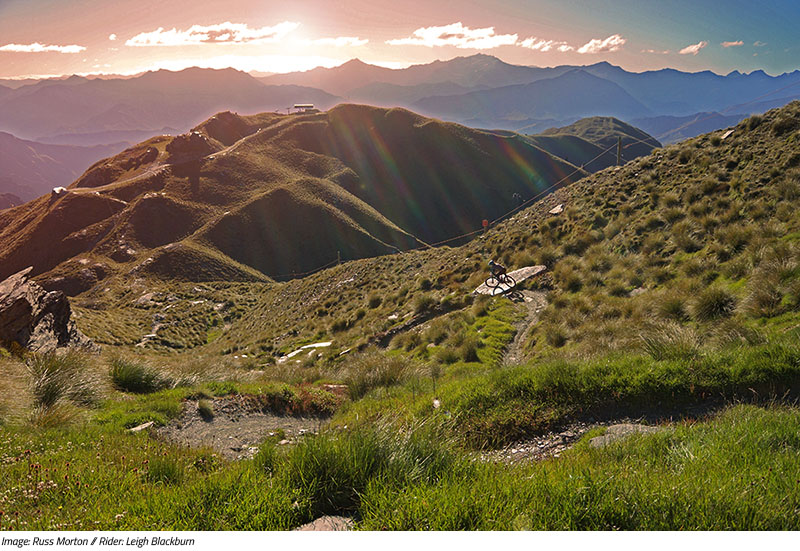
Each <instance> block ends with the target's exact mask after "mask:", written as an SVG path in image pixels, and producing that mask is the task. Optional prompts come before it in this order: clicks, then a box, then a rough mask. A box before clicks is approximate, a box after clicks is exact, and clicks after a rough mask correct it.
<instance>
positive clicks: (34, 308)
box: [0, 267, 94, 352]
mask: <svg viewBox="0 0 800 551" xmlns="http://www.w3.org/2000/svg"><path fill="white" fill-rule="evenodd" d="M32 269H33V267H29V268H26V269H24V270H22V271H21V272H17V273H16V274H14V275H12V276H10V277H9V278H7V279H6V280H4V281H2V282H0V344H4V345H9V346H10V345H12V344H13V343H16V344H17V345H19V346H22V347H24V348H27V349H29V350H32V351H34V352H40V351H46V350H53V349H55V348H61V347H66V346H78V347H85V348H93V347H94V344H92V341H90V340H89V339H88V338H87V337H86V336H85V335H83V334H82V333H81V332H80V331H78V328H77V327H76V326H75V321H74V320H73V319H72V309H71V308H70V305H69V301H68V300H67V297H66V296H65V295H64V293H63V292H61V291H50V292H48V291H46V290H44V289H43V288H42V287H41V286H39V285H37V284H36V283H35V282H33V281H28V274H30V272H31V270H32Z"/></svg>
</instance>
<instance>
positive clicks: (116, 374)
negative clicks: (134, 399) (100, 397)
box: [108, 357, 173, 394]
mask: <svg viewBox="0 0 800 551" xmlns="http://www.w3.org/2000/svg"><path fill="white" fill-rule="evenodd" d="M108 374H109V376H110V377H111V382H112V383H113V384H114V387H115V388H116V389H117V390H121V391H123V392H133V393H135V394H149V393H151V392H156V391H158V390H163V389H165V388H169V387H170V386H172V383H173V381H171V380H170V379H169V378H167V377H164V376H163V375H161V374H160V373H159V372H158V371H156V370H155V369H154V368H152V367H150V366H149V365H147V364H145V363H143V362H140V361H135V360H129V359H125V358H119V357H118V358H113V359H112V360H111V369H110V370H109V372H108Z"/></svg>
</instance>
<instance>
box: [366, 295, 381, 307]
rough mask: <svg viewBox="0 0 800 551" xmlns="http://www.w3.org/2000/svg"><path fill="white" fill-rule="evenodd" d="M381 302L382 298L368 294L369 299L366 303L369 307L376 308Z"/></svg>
mask: <svg viewBox="0 0 800 551" xmlns="http://www.w3.org/2000/svg"><path fill="white" fill-rule="evenodd" d="M381 302H383V299H382V298H381V297H380V296H378V295H370V297H369V299H368V301H367V305H368V306H369V307H370V308H377V307H378V306H380V305H381Z"/></svg>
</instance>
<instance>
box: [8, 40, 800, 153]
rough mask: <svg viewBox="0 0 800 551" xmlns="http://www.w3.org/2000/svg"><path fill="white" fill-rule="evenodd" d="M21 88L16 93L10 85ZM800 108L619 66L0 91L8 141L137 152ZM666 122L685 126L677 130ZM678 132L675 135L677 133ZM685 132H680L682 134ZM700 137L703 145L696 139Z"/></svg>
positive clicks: (98, 83)
mask: <svg viewBox="0 0 800 551" xmlns="http://www.w3.org/2000/svg"><path fill="white" fill-rule="evenodd" d="M9 84H10V85H11V86H9ZM798 97H800V71H794V72H791V73H784V74H782V75H778V76H770V75H767V74H766V73H764V72H763V71H753V72H752V73H749V74H742V73H739V72H736V71H735V72H732V73H729V74H727V75H718V74H715V73H712V72H710V71H702V72H697V73H687V72H682V71H677V70H674V69H661V70H658V71H645V72H641V73H635V72H630V71H626V70H624V69H622V68H620V67H617V66H614V65H611V64H609V63H607V62H600V63H596V64H593V65H586V66H573V65H563V66H558V67H528V66H520V65H512V64H509V63H506V62H504V61H502V60H500V59H498V58H496V57H493V56H489V55H485V54H476V55H473V56H468V57H457V58H455V59H451V60H448V61H435V62H432V63H427V64H421V65H412V66H410V67H408V68H405V69H387V68H384V67H379V66H375V65H370V64H367V63H364V62H362V61H360V60H357V59H354V60H351V61H349V62H347V63H345V64H343V65H341V66H338V67H335V68H331V69H327V68H317V69H312V70H310V71H305V72H298V73H288V74H280V75H271V76H267V77H259V78H255V77H253V76H251V75H249V74H247V73H243V72H241V71H236V70H233V69H224V70H213V69H199V68H191V69H185V70H183V71H176V72H172V71H165V70H161V71H155V72H148V73H144V74H142V75H139V76H134V77H113V76H108V77H104V78H85V77H77V76H73V77H70V78H65V79H64V78H62V79H51V80H43V81H39V82H35V83H27V84H24V85H21V86H20V85H19V84H18V83H12V82H9V81H4V82H0V131H5V132H9V133H11V134H13V135H15V136H17V137H19V138H23V139H31V140H36V141H40V142H47V143H58V144H71V145H96V144H108V143H112V142H115V141H127V142H128V143H130V144H133V143H137V142H138V141H141V140H144V139H147V138H149V137H151V136H154V135H156V134H164V133H171V134H177V133H181V132H185V131H186V130H188V129H189V128H192V127H193V126H195V125H197V124H199V123H200V122H201V121H203V120H205V119H206V118H208V117H209V116H211V115H213V114H214V113H216V112H219V111H223V110H232V111H236V112H241V113H243V114H248V113H258V112H264V111H274V110H282V109H286V108H287V107H291V106H292V105H294V104H295V103H313V104H315V105H316V106H317V107H318V108H320V109H327V108H329V107H332V106H333V105H336V104H338V103H343V102H350V103H353V102H356V103H364V104H369V105H375V106H382V107H405V108H408V109H411V110H414V111H417V112H421V113H422V114H425V115H427V116H431V117H436V118H441V119H444V120H448V121H451V122H458V123H460V124H467V125H471V126H477V127H485V128H496V129H506V130H518V131H521V132H523V133H538V132H541V131H543V130H545V129H547V128H550V127H554V126H565V125H569V124H572V123H573V122H575V121H576V120H577V119H579V118H582V117H588V116H616V117H618V118H620V117H621V118H622V119H623V120H625V121H626V122H629V123H632V122H633V121H634V120H635V121H636V122H635V125H636V126H637V127H640V128H642V129H644V130H645V131H647V132H651V133H652V132H653V129H655V128H659V129H661V132H660V133H658V134H656V137H657V138H662V139H664V140H665V141H674V140H677V139H680V137H682V136H687V135H690V134H691V135H696V134H698V133H700V132H703V131H707V130H709V128H708V125H707V124H706V125H698V126H696V127H692V126H691V125H689V126H686V125H685V122H686V121H688V120H691V119H692V118H695V119H702V120H704V121H706V120H716V121H717V122H718V123H719V124H730V123H731V122H736V121H738V120H741V118H744V117H745V116H747V115H749V114H751V113H758V112H763V111H766V110H767V109H770V108H773V107H778V106H781V105H784V104H786V103H788V102H789V101H791V100H792V99H795V98H798ZM664 117H677V119H665V118H664ZM667 121H672V122H674V123H675V126H673V127H672V128H665V127H664V123H665V122H667ZM678 128H682V130H681V131H680V132H676V130H678ZM692 133H694V134H692Z"/></svg>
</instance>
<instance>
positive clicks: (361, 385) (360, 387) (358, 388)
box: [340, 352, 416, 400]
mask: <svg viewBox="0 0 800 551" xmlns="http://www.w3.org/2000/svg"><path fill="white" fill-rule="evenodd" d="M415 368H416V366H414V364H413V363H412V362H411V361H410V360H408V359H406V358H403V357H400V356H387V355H385V354H382V353H380V352H365V353H363V354H361V355H359V356H356V357H355V358H353V359H352V360H351V361H350V362H349V363H348V364H347V367H345V368H344V369H343V371H342V372H341V373H340V375H343V380H344V383H345V384H346V385H347V392H348V395H349V396H350V398H351V399H352V400H358V399H359V398H362V397H364V396H366V395H367V394H368V393H369V392H370V391H372V390H374V389H376V388H388V387H391V386H394V385H397V384H400V383H402V382H404V381H405V380H406V379H407V378H408V377H409V375H411V374H412V372H414V371H415Z"/></svg>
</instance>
